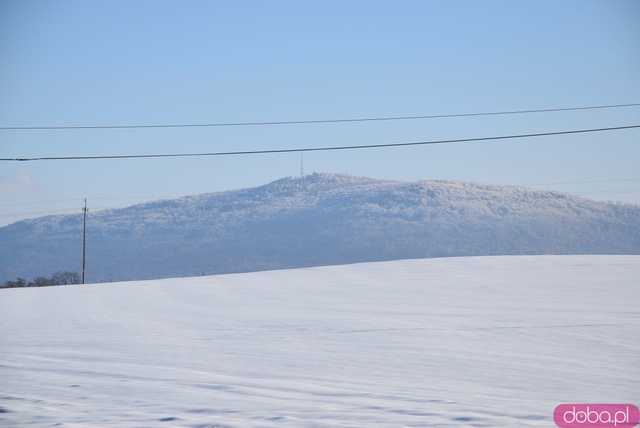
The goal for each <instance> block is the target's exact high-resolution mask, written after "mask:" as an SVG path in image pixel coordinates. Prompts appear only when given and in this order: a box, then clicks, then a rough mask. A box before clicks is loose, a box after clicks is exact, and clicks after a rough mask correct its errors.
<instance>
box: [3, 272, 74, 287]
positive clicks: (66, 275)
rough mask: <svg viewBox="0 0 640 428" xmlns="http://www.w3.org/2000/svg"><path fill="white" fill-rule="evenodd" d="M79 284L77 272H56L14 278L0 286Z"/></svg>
mask: <svg viewBox="0 0 640 428" xmlns="http://www.w3.org/2000/svg"><path fill="white" fill-rule="evenodd" d="M70 284H80V274H78V273H77V272H66V271H65V272H56V273H54V274H53V275H51V276H38V277H36V278H33V279H32V280H30V281H28V280H26V279H24V278H20V277H18V278H16V279H15V280H13V281H7V282H5V283H4V284H1V285H0V288H17V287H48V286H51V285H70Z"/></svg>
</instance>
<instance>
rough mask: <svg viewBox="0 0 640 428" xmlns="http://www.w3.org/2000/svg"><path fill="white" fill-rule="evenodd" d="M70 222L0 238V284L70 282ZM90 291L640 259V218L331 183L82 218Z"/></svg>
mask: <svg viewBox="0 0 640 428" xmlns="http://www.w3.org/2000/svg"><path fill="white" fill-rule="evenodd" d="M81 222H82V218H81V216H80V215H57V216H47V217H41V218H37V219H32V220H24V221H20V222H17V223H14V224H11V225H8V226H5V227H2V228H0V280H1V281H6V280H8V279H12V278H15V277H16V276H23V277H33V276H36V275H49V274H51V273H52V272H55V271H61V270H71V271H77V270H78V266H79V262H80V248H81V241H80V238H81V226H82V223H81ZM87 248H88V250H87V251H88V257H87V271H88V278H89V280H90V281H110V280H125V279H148V278H161V277H169V276H189V275H201V274H213V273H225V272H246V271H256V270H264V269H280V268H291V267H303V266H316V265H329V264H342V263H353V262H362V261H375V260H392V259H404V258H421V257H442V256H466V255H499V254H504V255H506V254H640V207H638V206H635V205H623V204H613V203H605V202H595V201H591V200H588V199H584V198H579V197H575V196H570V195H567V194H563V193H558V192H551V191H536V190H530V189H526V188H522V187H515V186H493V185H480V184H472V183H464V182H455V181H439V180H438V181H420V182H413V183H407V182H398V181H386V180H374V179H371V178H364V177H352V176H347V175H337V174H317V173H316V174H311V175H307V176H305V177H300V178H283V179H280V180H277V181H274V182H272V183H269V184H266V185H264V186H259V187H255V188H250V189H242V190H234V191H228V192H220V193H208V194H201V195H196V196H187V197H183V198H178V199H172V200H162V201H157V202H150V203H144V204H139V205H133V206H130V207H127V208H122V209H112V210H104V211H99V212H95V213H92V214H90V215H89V220H88V228H87Z"/></svg>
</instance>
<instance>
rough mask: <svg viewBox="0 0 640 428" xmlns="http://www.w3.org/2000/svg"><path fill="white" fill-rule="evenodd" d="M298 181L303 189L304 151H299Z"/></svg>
mask: <svg viewBox="0 0 640 428" xmlns="http://www.w3.org/2000/svg"><path fill="white" fill-rule="evenodd" d="M300 182H301V185H302V188H303V189H304V153H303V152H300Z"/></svg>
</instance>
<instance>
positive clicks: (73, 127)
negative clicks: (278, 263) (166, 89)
mask: <svg viewBox="0 0 640 428" xmlns="http://www.w3.org/2000/svg"><path fill="white" fill-rule="evenodd" d="M638 106H640V103H628V104H608V105H592V106H578V107H553V108H541V109H525V110H503V111H484V112H471V113H451V114H424V115H408V116H375V117H356V118H334V119H311V120H279V121H257V122H212V123H167V124H160V123H138V124H130V125H126V124H101V125H34V126H1V127H0V131H61V130H82V129H85V130H87V129H145V128H213V127H223V126H272V125H311V124H331V123H354V122H382V121H392V120H418V119H443V118H454V117H474V116H502V115H512V114H529V113H552V112H562V111H580V110H602V109H612V108H622V107H638Z"/></svg>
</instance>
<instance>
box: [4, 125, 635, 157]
mask: <svg viewBox="0 0 640 428" xmlns="http://www.w3.org/2000/svg"><path fill="white" fill-rule="evenodd" d="M633 128H640V125H626V126H613V127H608V128H591V129H572V130H568V131H552V132H535V133H528V134H511V135H497V136H490V137H473V138H456V139H446V140H429V141H414V142H408V143H386V144H363V145H349V146H325V147H299V148H290V149H265V150H243V151H231V152H204V153H151V154H119V155H94V156H41V157H16V158H0V161H7V162H30V161H46V160H93V159H148V158H184V157H206V156H241V155H255V154H271V153H295V152H297V153H301V152H302V153H303V152H321V151H334V150H357V149H378V148H388V147H409V146H425V145H432V144H452V143H468V142H487V141H496V140H510V139H519V138H534V137H548V136H552V135H570V134H585V133H591V132H606V131H618V130H624V129H633Z"/></svg>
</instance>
